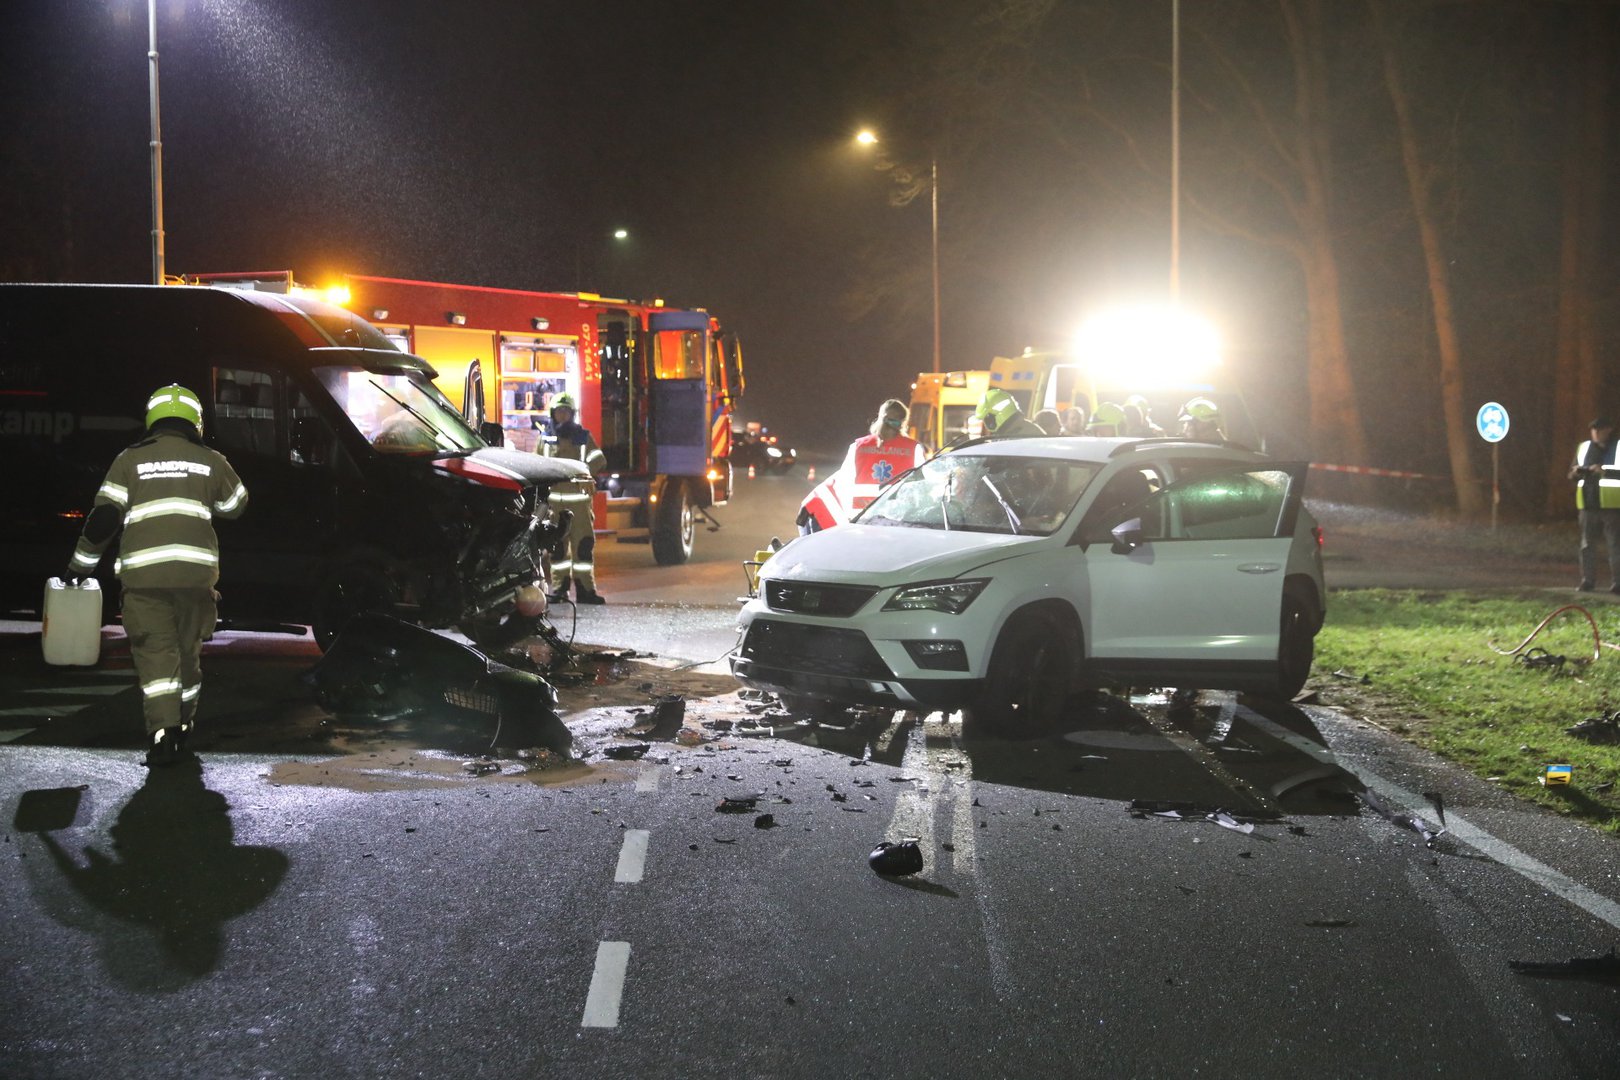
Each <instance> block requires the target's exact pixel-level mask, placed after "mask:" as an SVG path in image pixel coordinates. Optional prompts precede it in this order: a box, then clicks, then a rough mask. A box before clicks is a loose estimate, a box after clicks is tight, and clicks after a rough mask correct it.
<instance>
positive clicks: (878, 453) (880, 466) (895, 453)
mask: <svg viewBox="0 0 1620 1080" xmlns="http://www.w3.org/2000/svg"><path fill="white" fill-rule="evenodd" d="M925 457H926V451H925V450H923V446H922V444H921V443H919V442H918V441H917V440H915V439H909V438H907V437H906V436H904V435H897V436H895V437H894V438H892V439H890V440H888V441H887V442H879V441H878V437H877V436H876V435H868V436H866V437H865V438H862V439H856V440H855V441H854V442H852V443H850V444H849V453H847V454H846V455H844V464H843V466H842V467H841V468H840V469H839V475H840V477H842V479H841V481H840V485H842V484H844V483H847V484H848V485H849V486H848V487H846V488H844V489H843V491H842V492H841V494H844V495H845V496H846V497H847V498H848V500H849V508H850V511H851V512H853V511H856V510H864V509H866V508H867V507H868V506H870V505H871V504H872V500H873V499H875V498H877V497H878V492H880V491H882V490H883V488H884V486H885V485H886V484H888V483H889V481H891V480H893V479H894V478H895V477H897V476H899V475H900V474H901V473H903V472H905V471H906V470H907V469H913V468H916V467H917V466H918V465H921V464H922V463H923V461H924V459H925Z"/></svg>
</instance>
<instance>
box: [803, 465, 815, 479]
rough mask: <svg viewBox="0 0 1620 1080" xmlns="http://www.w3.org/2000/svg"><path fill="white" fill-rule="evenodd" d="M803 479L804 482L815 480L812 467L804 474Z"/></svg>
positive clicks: (813, 467)
mask: <svg viewBox="0 0 1620 1080" xmlns="http://www.w3.org/2000/svg"><path fill="white" fill-rule="evenodd" d="M804 478H805V479H806V480H814V479H815V478H816V467H815V466H814V465H812V466H810V468H809V471H807V472H806V473H805V474H804Z"/></svg>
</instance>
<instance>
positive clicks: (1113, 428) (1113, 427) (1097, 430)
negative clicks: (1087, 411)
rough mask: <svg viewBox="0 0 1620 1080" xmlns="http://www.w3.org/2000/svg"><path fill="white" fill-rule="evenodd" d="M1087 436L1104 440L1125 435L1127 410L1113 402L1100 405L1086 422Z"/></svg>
mask: <svg viewBox="0 0 1620 1080" xmlns="http://www.w3.org/2000/svg"><path fill="white" fill-rule="evenodd" d="M1086 434H1087V435H1096V436H1101V437H1102V438H1113V437H1114V436H1116V435H1123V434H1125V410H1124V409H1122V408H1120V407H1119V406H1118V405H1116V404H1114V403H1113V402H1112V401H1105V402H1103V403H1102V404H1101V405H1098V406H1097V408H1096V409H1095V410H1093V412H1092V414H1091V419H1090V420H1088V421H1087V422H1086Z"/></svg>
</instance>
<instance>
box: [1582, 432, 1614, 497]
mask: <svg viewBox="0 0 1620 1080" xmlns="http://www.w3.org/2000/svg"><path fill="white" fill-rule="evenodd" d="M1617 450H1620V438H1617V439H1613V441H1611V442H1610V443H1609V445H1608V446H1596V445H1593V443H1592V440H1590V439H1588V440H1586V441H1585V442H1583V443H1581V445H1580V446H1579V447H1577V448H1576V450H1575V464H1576V465H1577V466H1581V465H1597V466H1601V467H1602V469H1603V475H1602V476H1593V477H1585V476H1583V477H1580V478H1578V479H1577V480H1576V482H1575V509H1577V510H1620V462H1617V459H1616V457H1615V452H1616V451H1617Z"/></svg>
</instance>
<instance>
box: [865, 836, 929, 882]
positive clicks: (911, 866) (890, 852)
mask: <svg viewBox="0 0 1620 1080" xmlns="http://www.w3.org/2000/svg"><path fill="white" fill-rule="evenodd" d="M866 864H867V865H868V866H870V867H871V868H872V869H873V870H876V871H877V872H878V873H879V874H882V875H883V876H884V877H904V876H906V875H907V874H918V873H921V872H922V868H923V857H922V849H921V848H919V847H918V846H917V841H915V840H902V841H900V842H899V843H898V844H896V843H892V842H890V841H888V840H885V841H883V842H882V843H881V844H879V845H878V846H877V847H875V848H873V849H872V854H870V855H868V856H867V857H866Z"/></svg>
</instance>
